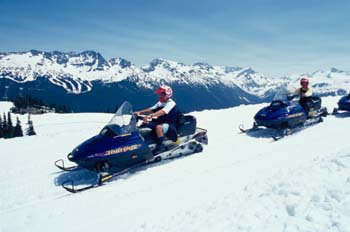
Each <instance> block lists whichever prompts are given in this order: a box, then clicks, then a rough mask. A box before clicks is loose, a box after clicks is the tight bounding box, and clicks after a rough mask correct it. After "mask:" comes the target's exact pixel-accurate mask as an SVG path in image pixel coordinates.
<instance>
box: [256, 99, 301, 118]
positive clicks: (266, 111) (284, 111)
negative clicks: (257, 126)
mask: <svg viewBox="0 0 350 232" xmlns="http://www.w3.org/2000/svg"><path fill="white" fill-rule="evenodd" d="M293 107H295V106H293V105H291V103H290V102H287V101H280V100H277V101H273V102H272V103H271V104H270V105H269V106H267V107H264V108H262V109H261V110H259V111H258V112H257V113H256V115H255V116H254V118H255V119H263V120H276V119H279V118H284V117H286V116H287V115H288V113H289V112H290V111H291V109H293Z"/></svg>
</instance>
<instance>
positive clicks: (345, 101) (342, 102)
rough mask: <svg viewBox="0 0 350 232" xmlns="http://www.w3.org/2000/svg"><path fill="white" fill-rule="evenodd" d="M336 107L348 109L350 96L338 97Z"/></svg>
mask: <svg viewBox="0 0 350 232" xmlns="http://www.w3.org/2000/svg"><path fill="white" fill-rule="evenodd" d="M338 107H339V109H341V110H347V111H350V97H349V95H347V96H344V97H342V98H340V100H339V102H338Z"/></svg>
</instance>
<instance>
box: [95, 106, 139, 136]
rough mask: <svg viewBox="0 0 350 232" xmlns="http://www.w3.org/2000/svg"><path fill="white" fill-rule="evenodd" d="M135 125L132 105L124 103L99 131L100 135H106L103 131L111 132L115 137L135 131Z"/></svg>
mask: <svg viewBox="0 0 350 232" xmlns="http://www.w3.org/2000/svg"><path fill="white" fill-rule="evenodd" d="M136 123H137V120H136V117H135V116H134V113H133V110H132V105H131V104H130V103H129V102H124V103H123V104H122V105H121V106H120V107H119V109H118V110H117V112H116V113H115V115H114V116H113V117H112V119H111V120H110V121H109V122H108V123H107V125H106V127H105V128H104V129H103V130H102V131H101V134H106V132H107V131H104V130H105V129H106V130H110V131H109V133H111V132H113V133H114V134H115V136H118V135H122V134H128V133H131V132H133V131H136V130H137V128H136ZM107 128H108V129H107Z"/></svg>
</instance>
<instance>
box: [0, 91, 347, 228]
mask: <svg viewBox="0 0 350 232" xmlns="http://www.w3.org/2000/svg"><path fill="white" fill-rule="evenodd" d="M337 100H338V98H333V97H328V98H325V99H324V103H325V105H326V106H327V107H328V108H329V109H332V108H333V107H334V106H336V102H337ZM0 105H1V104H0ZM262 106H263V105H246V106H245V105H242V106H240V107H236V108H230V109H225V110H206V111H202V112H195V113H194V114H195V115H196V116H197V119H198V123H199V126H201V127H203V128H206V129H208V135H209V145H208V146H207V147H205V150H204V152H203V153H200V154H195V155H192V156H189V157H184V158H179V159H176V160H173V161H169V162H163V163H161V164H157V165H153V166H151V167H148V168H145V169H144V170H140V171H138V172H136V173H133V174H130V175H124V176H122V177H121V178H120V179H118V180H117V181H114V182H111V183H109V184H108V185H106V186H103V187H101V188H97V189H94V190H91V191H87V192H83V193H79V194H69V193H67V192H66V191H64V190H63V189H62V188H61V187H60V186H58V183H59V182H60V181H61V180H62V179H63V178H65V177H67V176H66V175H67V174H65V173H63V172H60V171H59V170H57V168H55V167H54V166H53V162H54V161H55V160H57V159H60V158H65V156H66V154H68V153H69V152H70V151H71V150H72V149H73V148H74V146H75V145H77V144H79V143H80V142H82V141H83V140H85V139H87V138H89V137H90V136H92V135H94V134H96V133H98V132H99V130H100V129H101V128H102V127H103V125H104V124H105V123H106V122H107V121H108V120H109V118H110V117H111V115H110V114H90V113H85V114H45V115H34V116H33V117H32V119H33V121H34V127H35V130H36V132H37V133H38V135H37V136H32V137H23V138H15V139H10V140H3V139H2V140H0V151H1V158H2V162H1V163H0V177H1V181H0V199H1V202H0V203H1V204H0V231H1V232H8V231H38V232H40V231H60V232H61V231H109V230H113V231H135V232H136V231H137V232H139V231H142V232H143V231H152V232H154V231H256V232H262V231H266V232H270V231H350V224H349V221H350V174H349V173H350V143H349V139H348V136H345V135H346V133H345V132H346V131H349V129H350V115H349V114H347V116H348V117H334V116H330V117H327V118H326V119H325V121H324V123H322V124H319V125H315V126H313V127H311V128H308V129H307V130H304V131H301V132H299V133H298V134H295V135H292V136H290V137H287V138H284V139H282V140H280V141H278V142H273V141H272V139H271V138H268V137H267V136H265V135H264V134H261V137H250V136H248V135H245V134H240V133H238V129H237V127H238V125H239V124H240V123H245V124H250V123H252V118H253V116H254V114H255V112H256V111H257V110H258V109H259V108H261V107H262ZM0 113H1V112H0ZM21 117H22V116H21ZM23 117H25V116H23ZM21 119H22V118H21ZM73 177H74V178H75V179H80V180H85V179H91V178H94V177H93V176H92V175H91V174H89V173H88V172H83V171H81V172H78V173H77V174H76V175H74V176H73Z"/></svg>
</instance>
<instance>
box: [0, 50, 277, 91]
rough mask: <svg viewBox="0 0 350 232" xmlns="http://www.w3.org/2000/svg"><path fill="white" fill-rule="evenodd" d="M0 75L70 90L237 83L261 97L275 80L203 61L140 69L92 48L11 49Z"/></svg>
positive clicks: (159, 62) (0, 62) (1, 59)
mask: <svg viewBox="0 0 350 232" xmlns="http://www.w3.org/2000/svg"><path fill="white" fill-rule="evenodd" d="M0 77H3V78H8V79H11V80H14V81H16V82H22V83H23V82H26V81H34V80H36V78H37V77H46V78H47V79H48V80H49V81H50V82H52V83H53V84H55V85H59V86H61V87H63V88H64V89H65V90H67V91H69V92H73V93H82V92H86V91H90V90H91V89H92V88H93V84H92V81H96V80H100V81H103V82H105V83H106V82H107V83H108V82H119V81H123V80H130V81H134V82H135V83H136V85H137V86H139V87H146V88H152V87H153V86H154V85H155V84H159V83H162V82H164V83H168V84H172V83H177V84H185V85H193V84H194V85H201V86H207V87H208V86H211V85H213V84H222V85H225V86H228V87H231V86H234V87H237V86H239V87H240V88H242V89H243V90H245V91H247V92H248V93H250V94H254V95H258V96H263V95H264V93H265V92H264V90H266V89H269V88H273V87H274V85H275V83H273V82H272V81H271V80H269V79H267V78H266V77H264V76H263V75H262V74H259V73H257V72H255V71H254V70H252V69H251V68H240V67H226V66H210V65H209V64H206V63H194V64H192V65H185V64H182V63H178V62H175V61H169V60H165V59H155V60H153V61H151V62H150V63H149V64H148V65H147V66H145V67H142V68H139V67H136V66H135V65H133V64H132V63H131V62H130V61H127V60H125V59H122V58H113V59H110V60H108V61H107V60H106V59H104V58H103V57H102V55H101V54H99V53H97V52H94V51H85V52H82V53H74V52H70V53H62V52H57V51H54V52H41V51H35V50H32V51H29V52H19V53H15V52H11V53H0Z"/></svg>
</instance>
